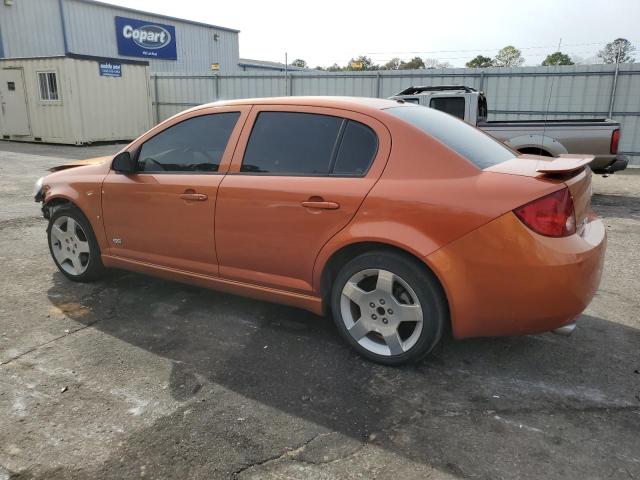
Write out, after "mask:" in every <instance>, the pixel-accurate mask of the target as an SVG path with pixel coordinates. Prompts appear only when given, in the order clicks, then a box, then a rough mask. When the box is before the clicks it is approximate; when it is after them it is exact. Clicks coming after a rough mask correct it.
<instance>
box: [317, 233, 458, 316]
mask: <svg viewBox="0 0 640 480" xmlns="http://www.w3.org/2000/svg"><path fill="white" fill-rule="evenodd" d="M373 250H382V251H388V252H393V253H396V254H400V255H402V256H404V257H405V258H408V259H411V260H413V261H415V262H416V263H417V264H418V265H420V266H421V267H422V268H423V269H424V271H425V272H426V273H427V274H429V275H433V277H434V278H435V279H436V281H437V283H438V285H439V287H440V289H441V291H442V294H443V296H444V299H445V304H446V306H447V309H448V310H450V302H449V295H448V294H447V291H446V288H445V283H444V282H443V281H442V279H441V278H440V276H439V274H438V272H437V271H436V270H435V269H434V268H433V266H432V265H430V264H429V262H428V260H426V259H425V258H424V257H421V256H420V255H419V254H418V253H417V252H414V251H411V249H409V248H405V247H403V246H399V245H394V244H391V243H386V242H381V241H377V240H375V241H371V240H363V241H356V242H352V243H349V244H347V245H343V246H341V247H340V248H338V249H337V250H335V251H334V252H333V253H331V255H330V256H329V257H328V259H327V261H326V262H325V263H324V265H322V271H321V273H320V284H319V293H320V296H321V298H322V305H323V311H324V312H325V314H328V313H329V311H330V309H331V300H330V298H331V288H332V286H333V282H334V281H335V278H336V277H337V275H338V272H339V271H340V269H341V268H342V266H343V265H345V264H346V263H347V262H349V261H350V260H352V259H353V258H355V257H357V256H358V255H360V254H362V253H365V252H370V251H373Z"/></svg>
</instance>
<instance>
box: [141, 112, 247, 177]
mask: <svg viewBox="0 0 640 480" xmlns="http://www.w3.org/2000/svg"><path fill="white" fill-rule="evenodd" d="M221 113H239V114H240V115H238V119H237V120H236V124H235V125H234V126H233V128H232V129H231V134H230V135H229V140H227V146H226V147H225V149H224V151H225V152H226V151H227V148H228V147H229V141H230V140H231V137H232V136H233V131H234V130H235V129H236V128H237V127H238V122H239V121H240V119H241V118H242V110H224V111H221V112H210V111H207V112H206V113H202V114H201V115H194V116H193V117H189V118H185V119H184V120H180V121H179V122H176V123H174V124H173V125H170V126H168V127H167V128H163V129H162V130H160V131H159V132H157V133H155V134H154V135H153V136H151V137H149V138H147V139H146V140H145V141H144V142H142V143H141V144H140V145H138V146H137V147H136V149H135V152H134V154H133V159H134V164H135V166H136V169H135V171H134V172H133V174H132V175H226V174H227V172H221V171H220V165H218V170H216V171H215V172H207V171H198V170H194V171H191V170H186V171H185V170H173V171H159V172H145V171H142V170H138V167H139V163H138V160H139V158H140V152H141V151H142V146H143V145H144V144H145V143H147V142H148V141H149V140H151V139H153V138H155V137H157V136H158V135H160V134H161V133H163V132H166V131H167V130H169V129H171V128H173V127H175V126H176V125H180V124H181V123H184V122H186V121H188V120H191V119H194V118H198V117H205V116H207V115H219V114H221ZM243 125H244V124H243ZM237 143H238V140H236V146H237ZM234 149H235V146H234ZM222 156H223V157H224V152H223V153H222ZM220 160H222V158H220Z"/></svg>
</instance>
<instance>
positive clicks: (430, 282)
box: [331, 251, 448, 365]
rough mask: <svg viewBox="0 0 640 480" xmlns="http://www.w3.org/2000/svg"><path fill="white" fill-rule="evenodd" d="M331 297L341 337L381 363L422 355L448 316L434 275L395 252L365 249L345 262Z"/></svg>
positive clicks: (363, 353)
mask: <svg viewBox="0 0 640 480" xmlns="http://www.w3.org/2000/svg"><path fill="white" fill-rule="evenodd" d="M331 303H332V309H333V317H334V321H335V322H336V325H337V327H338V330H339V331H340V333H341V334H342V336H343V337H344V338H345V339H346V341H347V342H348V343H349V344H350V345H351V346H353V347H354V348H355V349H356V350H357V351H358V352H359V353H360V355H362V356H363V357H365V358H367V359H369V360H372V361H374V362H377V363H382V364H385V365H400V364H402V363H405V362H407V361H409V360H414V361H415V360H420V359H421V358H423V357H425V356H426V355H427V354H428V353H429V352H430V351H431V350H433V348H434V347H435V346H436V344H437V343H438V342H439V340H440V338H441V336H442V331H443V327H444V325H445V322H447V321H448V310H447V303H446V299H445V297H444V293H443V292H442V288H441V287H440V284H439V282H438V280H437V279H436V278H435V276H434V275H433V274H432V273H431V272H429V271H427V270H426V269H425V268H424V266H422V265H419V264H418V263H417V262H416V261H414V260H412V259H410V258H407V257H405V256H404V255H401V254H398V253H395V252H387V251H372V252H367V253H364V254H361V255H359V256H357V257H355V258H354V259H352V260H351V261H349V262H348V263H347V264H345V265H344V266H343V268H342V269H341V270H340V273H339V274H338V276H337V278H336V281H335V282H334V284H333V289H332V302H331Z"/></svg>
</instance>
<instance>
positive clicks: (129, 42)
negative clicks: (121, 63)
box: [116, 17, 178, 60]
mask: <svg viewBox="0 0 640 480" xmlns="http://www.w3.org/2000/svg"><path fill="white" fill-rule="evenodd" d="M116 38H117V40H118V54H120V55H126V56H128V57H146V58H163V59H167V60H177V58H178V55H177V51H176V29H175V28H174V27H173V26H171V25H163V24H161V23H154V22H147V21H145V20H136V19H134V18H125V17H116Z"/></svg>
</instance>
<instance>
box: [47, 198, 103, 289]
mask: <svg viewBox="0 0 640 480" xmlns="http://www.w3.org/2000/svg"><path fill="white" fill-rule="evenodd" d="M61 217H69V218H72V219H73V220H75V221H76V223H77V224H78V225H79V226H80V227H81V229H82V232H83V233H84V234H85V236H86V241H87V242H88V244H89V252H88V255H87V260H86V261H87V262H88V263H85V264H84V265H83V267H86V269H85V270H84V271H83V272H82V273H80V274H79V275H74V274H72V273H70V272H69V271H67V270H66V269H65V268H63V266H62V265H61V264H60V263H59V261H58V259H57V258H56V255H55V254H54V251H53V248H54V247H53V242H55V241H56V240H55V239H53V241H52V234H51V231H52V228H53V225H54V224H55V222H56V221H57V220H58V219H60V218H61ZM47 243H48V245H49V253H51V258H52V259H53V261H54V263H55V264H56V266H57V267H58V270H60V272H61V273H62V274H63V275H64V276H65V277H67V278H68V279H69V280H73V281H74V282H81V283H87V282H92V281H94V280H97V279H99V278H101V277H103V276H104V274H105V271H106V269H105V267H104V265H103V264H102V259H101V258H100V247H99V246H98V241H97V240H96V236H95V234H94V233H93V228H91V223H89V220H88V219H87V217H85V215H84V214H83V213H82V211H81V210H80V209H79V208H78V207H76V206H75V205H72V204H66V205H62V206H59V207H56V208H55V210H54V212H53V214H52V215H51V217H50V218H49V225H48V226H47Z"/></svg>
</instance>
